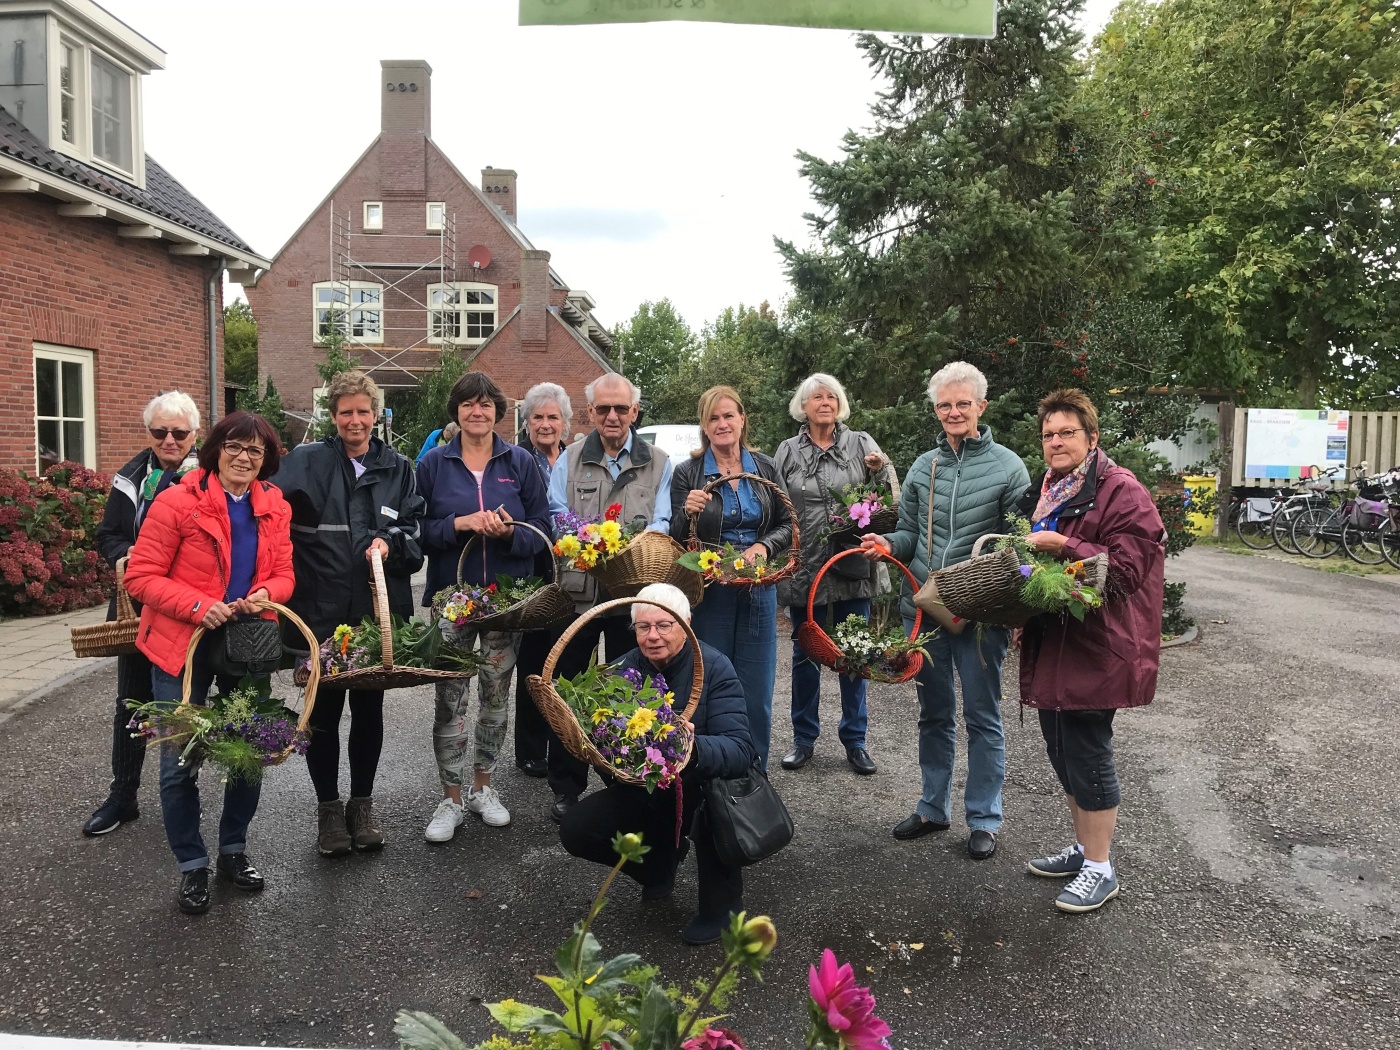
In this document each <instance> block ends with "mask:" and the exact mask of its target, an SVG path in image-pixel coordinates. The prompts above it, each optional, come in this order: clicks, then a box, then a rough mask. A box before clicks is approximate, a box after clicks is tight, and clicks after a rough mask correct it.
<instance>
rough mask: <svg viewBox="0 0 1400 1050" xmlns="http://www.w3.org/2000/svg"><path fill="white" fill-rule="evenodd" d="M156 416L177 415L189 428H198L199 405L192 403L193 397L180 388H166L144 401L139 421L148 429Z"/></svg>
mask: <svg viewBox="0 0 1400 1050" xmlns="http://www.w3.org/2000/svg"><path fill="white" fill-rule="evenodd" d="M156 416H171V417H176V416H178V417H179V418H180V419H183V420H184V421H185V422H186V423H188V424H189V425H190V429H191V430H198V429H199V406H198V405H196V404H195V403H194V398H192V397H190V395H189V394H186V393H184V392H183V391H181V390H167V391H165V392H164V393H163V394H157V395H156V396H155V397H153V398H151V399H150V400H149V401H147V402H146V408H145V410H144V411H143V412H142V413H141V422H142V423H143V424H144V425H145V426H146V427H147V428H148V429H149V428H150V425H151V421H152V420H153V419H155V418H156Z"/></svg>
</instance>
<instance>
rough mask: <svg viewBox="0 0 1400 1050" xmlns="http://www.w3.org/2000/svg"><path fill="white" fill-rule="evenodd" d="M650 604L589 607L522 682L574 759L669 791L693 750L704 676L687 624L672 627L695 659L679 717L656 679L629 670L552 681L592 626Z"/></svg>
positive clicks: (619, 601)
mask: <svg viewBox="0 0 1400 1050" xmlns="http://www.w3.org/2000/svg"><path fill="white" fill-rule="evenodd" d="M650 604H653V603H651V602H647V601H643V600H642V599H640V598H615V599H613V600H612V601H607V602H603V603H602V604H601V605H597V606H594V607H593V608H592V609H590V610H589V611H588V612H586V613H584V614H583V615H582V616H580V617H579V618H578V619H577V620H575V621H574V622H573V623H572V624H570V625H569V627H568V628H567V629H566V630H565V631H564V634H563V635H562V636H561V637H560V639H559V640H558V641H557V642H556V643H555V644H554V647H553V648H552V649H551V650H550V651H549V655H548V656H547V657H545V662H544V669H543V671H542V672H541V673H540V674H537V675H531V676H530V677H529V679H528V681H527V685H528V688H529V690H530V695H531V696H533V697H534V698H535V704H536V706H538V707H539V709H540V713H541V714H543V715H544V717H545V720H546V721H547V722H548V723H549V726H550V728H551V729H553V730H554V732H555V733H556V734H557V735H558V737H559V739H560V741H561V742H562V743H563V745H564V747H565V748H566V749H567V750H568V751H569V753H570V754H571V755H573V756H574V757H575V758H578V759H581V760H583V761H584V762H588V763H590V764H591V765H594V766H597V767H598V768H599V769H602V770H606V771H607V772H608V774H609V775H611V776H613V777H616V778H617V779H618V780H621V781H623V782H624V783H627V784H636V785H639V786H641V787H645V788H646V789H647V790H648V791H652V790H655V789H656V788H658V787H661V788H665V787H670V785H671V784H672V782H673V781H674V780H675V779H676V777H677V776H678V775H679V774H680V771H681V770H682V769H683V768H684V767H685V764H686V762H688V761H689V760H690V752H691V749H692V748H693V747H694V746H695V738H694V735H693V734H692V732H691V731H690V729H689V728H687V723H688V722H689V720H690V717H691V716H692V715H693V714H694V713H695V708H696V706H697V705H698V704H699V702H700V691H701V689H702V688H703V687H704V684H705V670H704V666H703V665H704V661H702V660H701V659H700V658H699V651H700V643H699V640H698V639H697V638H696V637H695V632H694V631H693V630H692V629H691V626H690V624H689V623H687V622H686V621H685V620H677V623H679V624H680V625H681V627H682V628H683V629H684V630H685V633H686V635H687V637H688V638H689V639H690V644H691V645H692V646H693V647H694V651H695V653H696V658H695V660H694V664H695V670H694V672H693V676H692V679H691V688H690V699H689V701H688V702H687V703H686V705H685V707H684V708H683V709H682V710H679V711H678V710H676V709H675V708H674V707H673V706H672V701H673V700H674V699H675V694H674V693H673V692H672V691H671V688H670V685H669V683H667V682H666V681H665V679H664V678H663V677H662V676H661V675H652V676H650V677H647V676H645V675H643V674H641V672H639V671H636V670H634V669H630V668H629V669H618V668H614V667H609V666H606V665H605V666H598V665H596V664H595V665H594V666H592V667H589V668H588V669H587V670H585V671H583V672H581V673H580V674H577V675H575V676H574V677H573V678H571V679H568V678H561V679H559V680H558V681H555V679H554V669H555V667H556V666H557V664H558V662H559V658H560V657H561V656H562V655H563V653H564V649H565V648H566V647H567V646H568V644H569V642H570V641H572V640H573V637H574V635H576V634H577V633H578V632H579V631H580V630H582V629H583V626H584V624H586V623H587V622H588V621H589V620H591V619H593V618H594V617H595V616H605V615H607V614H608V613H610V612H615V611H616V610H618V609H623V608H626V607H627V606H629V605H650Z"/></svg>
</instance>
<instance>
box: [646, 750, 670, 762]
mask: <svg viewBox="0 0 1400 1050" xmlns="http://www.w3.org/2000/svg"><path fill="white" fill-rule="evenodd" d="M647 761H648V762H655V763H656V764H657V765H658V766H664V765H665V764H666V759H665V756H663V755H662V754H661V752H660V751H658V750H657V749H656V748H654V747H649V748H647Z"/></svg>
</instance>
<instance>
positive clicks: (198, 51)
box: [101, 0, 1113, 328]
mask: <svg viewBox="0 0 1400 1050" xmlns="http://www.w3.org/2000/svg"><path fill="white" fill-rule="evenodd" d="M101 2H102V3H103V5H104V6H105V7H107V8H108V9H109V10H111V11H112V12H113V13H114V14H115V15H117V16H118V17H119V18H121V19H122V20H123V21H125V22H127V23H128V24H129V25H131V26H132V27H133V28H134V29H136V30H137V31H138V32H140V33H142V34H143V35H145V36H146V37H148V38H150V39H151V40H152V41H154V42H155V43H156V44H157V45H158V46H159V47H161V48H163V49H164V50H165V51H166V53H167V55H168V56H169V57H168V61H167V66H166V68H165V69H164V70H163V71H159V72H156V73H154V74H152V75H151V76H150V77H148V78H146V82H145V133H146V150H147V152H148V153H150V154H151V156H153V157H155V158H156V159H157V160H159V161H160V162H161V164H163V165H164V166H165V167H166V168H167V169H168V170H170V171H171V172H172V173H173V174H174V175H175V176H176V178H178V179H180V180H181V181H182V182H183V183H185V185H186V186H188V187H189V188H190V190H191V191H193V192H194V193H195V194H196V196H198V197H200V198H201V199H202V200H203V201H204V202H205V203H206V204H208V205H209V206H210V207H211V208H213V210H214V211H215V212H216V213H217V214H218V215H219V216H220V217H221V218H222V219H223V220H224V221H225V222H227V223H228V224H229V225H230V226H231V227H233V229H234V230H235V231H237V232H238V234H239V235H240V236H241V237H243V238H244V240H246V241H247V242H248V243H249V244H251V245H252V246H253V247H254V248H255V249H256V250H257V251H258V252H260V253H262V254H263V255H266V256H269V257H270V256H271V255H272V254H273V253H275V252H276V251H277V250H278V249H279V248H281V246H282V244H283V243H284V242H285V241H286V240H287V238H288V237H290V236H291V234H292V233H293V232H294V231H295V230H296V228H297V226H299V225H300V224H301V222H302V221H303V220H304V219H305V218H306V216H307V215H308V214H309V213H310V212H311V210H312V209H313V208H314V207H315V206H316V205H317V204H318V203H319V202H320V200H321V199H322V197H324V195H325V194H326V193H327V192H328V191H329V190H330V188H331V187H332V186H333V184H334V183H335V182H336V180H337V179H338V178H339V177H340V176H341V175H342V174H344V172H345V171H346V170H347V169H348V168H349V166H350V165H351V164H352V163H353V162H354V160H355V158H356V157H358V156H359V154H360V153H361V152H362V151H363V150H364V148H365V147H366V146H367V145H368V144H369V143H370V141H371V140H372V139H373V138H374V136H375V135H376V134H377V132H378V128H379V61H380V59H384V58H390V59H403V58H424V59H427V61H428V62H429V64H431V65H432V67H433V138H434V140H435V141H436V142H437V143H438V145H439V146H441V147H442V148H443V150H444V151H445V152H446V153H447V155H448V156H449V157H451V158H452V159H453V161H454V162H455V163H456V164H457V166H458V168H459V169H461V170H462V171H463V172H464V173H465V174H466V175H467V176H468V177H470V178H473V179H476V178H478V177H479V174H480V170H481V169H482V168H483V167H487V166H497V167H505V168H514V169H515V170H516V171H518V172H519V173H520V181H519V198H518V201H519V222H520V226H521V227H522V229H523V230H524V231H525V234H526V236H528V237H529V238H530V239H531V240H532V241H533V242H534V243H535V246H536V247H539V248H544V249H547V250H548V251H549V252H551V253H552V256H553V258H552V262H553V265H554V267H555V269H556V270H557V271H558V272H559V273H560V274H561V275H562V276H563V277H564V279H565V280H566V281H568V282H569V284H570V285H571V286H572V287H573V288H576V289H584V290H586V291H588V292H590V293H591V294H592V295H593V297H594V298H595V299H596V300H597V302H598V310H597V314H598V317H599V319H600V320H601V321H602V322H603V323H604V324H607V325H608V326H611V325H613V324H614V323H616V322H618V321H622V320H625V319H626V318H627V317H628V316H630V315H631V313H632V312H633V311H634V310H635V309H636V307H637V305H638V304H639V303H641V302H643V301H644V300H648V299H652V300H655V299H661V298H663V297H669V298H670V299H671V300H672V301H673V302H675V304H676V305H677V307H678V309H679V310H680V312H681V314H682V315H683V316H684V317H685V318H686V320H687V321H689V322H690V323H691V325H692V326H693V327H695V328H699V327H700V325H701V324H702V323H704V322H705V321H706V320H708V319H710V318H712V317H713V316H714V315H715V314H717V313H718V312H719V311H720V310H722V309H723V308H724V307H725V306H729V305H735V304H738V303H739V302H745V303H749V304H754V305H756V304H757V303H759V302H761V301H763V300H765V299H766V300H768V301H770V302H772V303H773V304H774V305H776V304H777V303H778V302H780V301H781V299H782V298H783V295H784V289H785V281H784V279H783V275H782V271H781V268H780V266H779V263H778V259H777V256H776V253H775V252H774V250H773V241H772V239H773V237H774V236H775V235H776V236H779V237H784V238H788V239H795V240H797V241H799V242H800V243H806V240H807V237H808V231H807V227H806V224H805V223H804V222H803V221H802V214H803V212H804V211H807V210H809V209H810V207H811V201H810V198H809V197H808V194H807V184H806V182H805V181H804V180H803V179H802V178H801V177H800V176H799V175H798V171H797V168H798V162H797V161H796V160H795V159H794V156H793V155H794V153H796V151H797V150H799V149H804V150H807V151H809V152H812V153H815V154H817V155H819V156H823V157H835V156H837V155H838V153H839V147H840V141H841V136H842V135H843V134H844V133H845V131H846V130H847V129H848V128H852V127H855V128H860V127H863V126H865V124H866V122H867V107H868V105H869V103H870V101H871V99H872V98H873V96H874V91H875V86H876V85H875V82H874V81H873V80H872V78H871V76H870V72H869V70H868V68H867V67H866V65H865V64H864V63H863V62H862V61H861V58H860V55H859V53H858V52H857V51H856V49H855V47H854V45H853V42H852V40H853V38H852V35H851V34H850V33H846V32H841V31H836V30H814V29H787V28H775V27H765V26H727V25H708V24H693V23H669V24H667V23H653V24H647V25H633V26H582V27H574V28H564V27H534V28H521V27H519V26H517V25H515V20H516V4H515V2H514V0H438V2H436V3H430V2H425V0H395V2H393V3H385V2H383V0H378V2H373V3H369V2H360V0H335V2H332V0H240V2H239V3H237V4H220V5H214V4H209V3H202V2H191V0H101ZM1112 6H1113V4H1112V0H1089V4H1088V11H1089V14H1088V16H1087V18H1086V22H1087V25H1086V28H1093V27H1096V26H1098V25H1099V24H1101V23H1102V22H1103V20H1104V19H1105V18H1106V17H1107V14H1108V12H1109V11H1110V10H1111V8H1112Z"/></svg>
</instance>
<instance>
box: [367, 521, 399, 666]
mask: <svg viewBox="0 0 1400 1050" xmlns="http://www.w3.org/2000/svg"><path fill="white" fill-rule="evenodd" d="M369 596H370V598H371V599H372V600H373V601H374V618H375V619H376V620H378V621H379V665H380V666H381V667H384V668H390V667H393V666H394V620H393V617H391V616H390V615H389V588H388V586H387V585H385V583H384V558H383V557H382V556H381V555H380V553H379V548H378V547H375V546H371V547H370V549H369Z"/></svg>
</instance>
